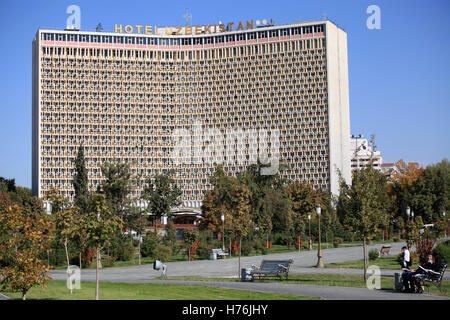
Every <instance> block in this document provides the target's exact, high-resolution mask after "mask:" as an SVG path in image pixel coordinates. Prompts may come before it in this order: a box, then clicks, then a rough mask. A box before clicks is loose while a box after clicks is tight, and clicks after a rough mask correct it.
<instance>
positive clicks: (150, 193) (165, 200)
mask: <svg viewBox="0 0 450 320" xmlns="http://www.w3.org/2000/svg"><path fill="white" fill-rule="evenodd" d="M173 174H174V173H173V171H169V172H168V173H167V174H164V173H163V174H157V175H155V176H154V177H153V179H148V180H147V187H146V188H145V189H144V198H145V199H147V201H148V210H149V212H150V213H151V214H153V216H154V217H155V228H156V221H157V220H158V219H161V217H162V216H168V217H171V216H172V214H171V208H173V207H176V206H179V205H180V204H181V201H180V197H181V194H182V191H181V189H180V188H179V187H178V185H177V183H176V181H175V179H174V178H173V177H172V176H173Z"/></svg>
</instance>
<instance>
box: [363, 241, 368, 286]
mask: <svg viewBox="0 0 450 320" xmlns="http://www.w3.org/2000/svg"><path fill="white" fill-rule="evenodd" d="M363 252H364V282H366V280H367V275H366V272H367V246H366V236H364V238H363Z"/></svg>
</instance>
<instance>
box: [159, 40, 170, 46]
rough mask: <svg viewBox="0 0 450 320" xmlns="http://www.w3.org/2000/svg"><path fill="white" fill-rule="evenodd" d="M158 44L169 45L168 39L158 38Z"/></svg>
mask: <svg viewBox="0 0 450 320" xmlns="http://www.w3.org/2000/svg"><path fill="white" fill-rule="evenodd" d="M158 44H159V45H160V46H168V45H169V39H161V38H160V39H158Z"/></svg>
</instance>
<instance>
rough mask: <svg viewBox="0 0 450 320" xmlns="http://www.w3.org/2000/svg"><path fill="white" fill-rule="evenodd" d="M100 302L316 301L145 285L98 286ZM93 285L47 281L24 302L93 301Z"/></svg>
mask: <svg viewBox="0 0 450 320" xmlns="http://www.w3.org/2000/svg"><path fill="white" fill-rule="evenodd" d="M99 288H100V289H99V298H100V300H317V299H318V298H313V297H303V296H295V295H290V294H278V293H262V292H252V291H243V290H233V289H226V288H215V287H206V286H200V285H194V286H190V285H186V286H184V285H166V284H149V283H119V282H101V283H100V284H99ZM1 293H3V294H4V295H6V296H8V297H10V298H11V299H21V298H22V296H21V294H20V293H14V292H7V291H3V292H1ZM94 299H95V282H82V283H81V289H79V290H75V289H74V290H73V293H72V294H70V292H69V290H68V289H67V287H66V282H65V281H59V280H51V281H48V282H47V288H42V287H33V288H31V289H30V290H29V291H28V293H27V300H94Z"/></svg>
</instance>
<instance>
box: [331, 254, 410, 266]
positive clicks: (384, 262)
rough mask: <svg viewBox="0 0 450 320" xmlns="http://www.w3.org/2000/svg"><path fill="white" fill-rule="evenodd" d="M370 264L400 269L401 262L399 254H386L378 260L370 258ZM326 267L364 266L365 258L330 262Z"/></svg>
mask: <svg viewBox="0 0 450 320" xmlns="http://www.w3.org/2000/svg"><path fill="white" fill-rule="evenodd" d="M369 265H376V266H378V267H380V269H398V270H400V264H399V263H398V262H397V256H396V255H394V256H386V257H381V258H378V259H376V260H369ZM417 267H418V265H413V266H411V269H416V268H417ZM325 268H356V269H362V268H364V260H363V259H361V260H351V261H345V262H338V263H329V264H326V265H325Z"/></svg>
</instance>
